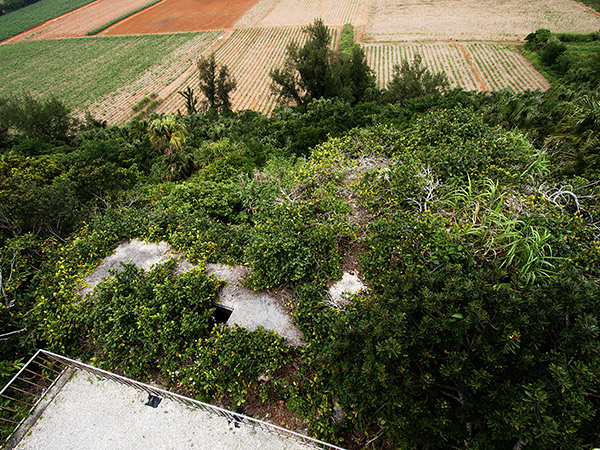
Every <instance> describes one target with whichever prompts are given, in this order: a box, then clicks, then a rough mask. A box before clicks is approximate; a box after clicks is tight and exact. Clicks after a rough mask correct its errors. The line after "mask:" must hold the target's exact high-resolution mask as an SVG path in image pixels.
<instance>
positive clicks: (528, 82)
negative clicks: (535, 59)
mask: <svg viewBox="0 0 600 450" xmlns="http://www.w3.org/2000/svg"><path fill="white" fill-rule="evenodd" d="M465 48H466V50H467V52H468V53H469V55H470V57H471V60H472V62H473V66H474V68H475V70H477V71H478V72H479V74H480V77H481V79H482V81H483V82H484V84H485V85H486V86H487V87H488V89H490V90H501V89H506V88H508V89H511V90H513V91H517V92H518V91H523V90H525V89H541V90H546V89H548V88H549V87H550V83H549V82H548V80H546V79H545V78H544V77H543V76H542V75H541V74H540V73H539V72H538V71H537V70H535V69H534V68H533V67H532V66H531V64H530V63H529V62H528V61H527V60H526V59H525V58H524V57H523V56H522V55H521V54H520V53H517V52H516V51H514V50H512V49H510V48H508V47H505V46H500V45H486V44H477V43H473V44H467V45H465Z"/></svg>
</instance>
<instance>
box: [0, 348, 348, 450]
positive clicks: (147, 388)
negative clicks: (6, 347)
mask: <svg viewBox="0 0 600 450" xmlns="http://www.w3.org/2000/svg"><path fill="white" fill-rule="evenodd" d="M39 356H44V357H45V358H47V359H50V360H53V361H55V362H57V363H59V364H61V365H63V366H64V367H65V368H64V369H63V371H64V370H65V369H66V368H67V367H70V368H74V369H78V370H81V371H84V372H87V373H90V374H92V375H95V376H97V377H99V378H102V379H108V380H112V381H115V382H117V383H120V384H123V385H126V386H129V387H131V388H134V389H137V390H139V391H143V392H145V393H147V394H148V395H153V396H156V397H161V398H168V399H170V400H173V401H176V402H179V403H182V404H184V405H186V406H189V407H191V408H195V409H199V410H202V411H205V412H208V413H210V414H215V415H218V416H220V417H224V418H225V419H227V420H228V421H229V423H231V422H233V423H234V424H235V426H236V427H237V426H239V424H242V423H243V424H245V425H248V426H250V427H252V428H255V429H260V430H262V431H265V432H268V433H271V434H276V435H279V436H282V437H284V438H287V439H291V440H293V441H296V442H301V443H303V444H306V445H309V446H312V447H314V448H321V449H327V450H344V449H343V448H342V447H338V446H336V445H333V444H329V443H327V442H323V441H320V440H318V439H314V438H311V437H308V436H305V435H303V434H300V433H296V432H295V431H291V430H288V429H285V428H282V427H279V426H277V425H274V424H271V423H268V422H263V421H262V420H259V419H255V418H253V417H249V416H246V415H244V414H240V413H235V412H233V411H229V410H227V409H224V408H220V407H218V406H215V405H211V404H208V403H203V402H201V401H198V400H194V399H191V398H188V397H184V396H183V395H179V394H176V393H174V392H170V391H166V390H164V389H161V388H157V387H154V386H151V385H149V384H146V383H142V382H140V381H136V380H132V379H131V378H127V377H124V376H121V375H117V374H115V373H112V372H108V371H106V370H103V369H99V368H97V367H94V366H91V365H89V364H85V363H82V362H80V361H76V360H74V359H70V358H67V357H65V356H62V355H58V354H56V353H53V352H50V351H47V350H38V351H37V352H36V354H35V355H34V356H33V357H32V358H31V359H30V360H29V361H28V362H27V364H25V366H23V368H22V369H21V370H20V371H19V373H17V375H15V376H14V377H13V379H12V380H11V381H10V382H9V384H7V385H6V387H5V388H4V389H2V391H0V394H3V393H4V392H5V390H6V389H7V388H8V387H9V385H10V384H11V383H14V382H15V380H17V379H18V377H19V376H20V375H21V374H22V373H23V372H24V370H25V368H26V367H27V366H28V365H30V364H31V363H32V362H33V361H34V360H35V358H36V357H39ZM61 373H62V372H61ZM58 377H59V375H57V377H56V378H58ZM55 381H56V380H55ZM41 397H43V394H42V395H41ZM40 399H41V398H40ZM40 399H38V401H37V402H36V404H35V405H34V406H33V407H32V408H31V410H30V412H29V413H31V412H32V411H33V409H34V408H35V406H37V404H38V403H39V401H40ZM23 420H24V419H23ZM23 420H22V421H21V422H20V424H21V423H22V422H23ZM20 424H19V426H20ZM11 436H12V435H11ZM8 439H10V436H9V438H8ZM8 439H7V440H8Z"/></svg>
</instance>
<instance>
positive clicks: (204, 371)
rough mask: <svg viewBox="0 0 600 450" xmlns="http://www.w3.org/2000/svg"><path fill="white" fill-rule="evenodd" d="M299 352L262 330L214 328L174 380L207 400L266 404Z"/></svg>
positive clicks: (194, 350) (195, 348) (200, 342)
mask: <svg viewBox="0 0 600 450" xmlns="http://www.w3.org/2000/svg"><path fill="white" fill-rule="evenodd" d="M295 354H296V350H295V349H294V348H292V347H287V346H286V345H285V341H284V339H283V338H281V337H279V336H277V334H276V333H272V332H267V331H265V330H264V329H263V328H258V329H257V330H255V331H252V332H251V331H248V330H246V329H245V328H241V327H238V326H236V327H235V328H227V327H224V326H217V327H215V328H214V329H213V330H212V332H211V334H210V336H209V337H208V338H206V339H202V340H200V341H199V342H198V343H197V344H196V345H194V346H193V347H192V348H190V350H189V351H188V352H187V354H186V358H187V360H188V361H189V362H188V363H187V364H186V363H185V359H184V365H183V367H182V368H180V369H178V370H176V371H173V372H172V373H171V377H172V378H173V379H174V380H176V381H177V382H179V383H181V384H182V385H183V386H184V387H185V388H186V389H187V390H189V391H190V392H192V393H193V394H194V395H195V396H196V397H198V398H200V399H201V400H204V401H211V400H214V399H227V400H229V401H230V402H231V404H232V406H233V407H234V408H236V407H239V406H240V405H242V404H243V403H245V402H246V399H247V398H248V397H250V396H260V398H261V399H262V401H266V400H267V399H268V398H269V396H270V393H271V391H272V389H273V388H274V387H276V384H277V376H278V372H280V371H281V370H282V369H283V368H284V367H285V366H286V364H288V363H289V362H290V361H291V359H292V357H293V356H294V355H295Z"/></svg>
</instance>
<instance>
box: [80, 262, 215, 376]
mask: <svg viewBox="0 0 600 450" xmlns="http://www.w3.org/2000/svg"><path fill="white" fill-rule="evenodd" d="M175 268H176V263H175V262H174V261H170V262H167V263H165V264H163V265H158V266H155V267H154V268H152V269H151V270H150V271H149V272H148V273H145V272H144V270H143V269H139V268H137V267H135V266H134V265H131V264H128V265H125V266H123V270H122V271H120V272H118V273H116V274H114V277H110V278H107V279H106V280H105V281H103V282H101V283H100V284H99V285H98V286H97V287H96V288H95V290H94V294H93V295H92V296H90V297H87V299H86V300H84V301H83V302H82V306H83V307H85V308H86V309H87V310H88V311H89V313H88V315H87V320H86V325H87V329H88V330H89V334H88V341H87V350H88V352H89V353H91V354H93V355H94V358H97V359H98V362H99V364H101V365H102V366H105V367H109V368H110V369H111V370H122V371H125V372H126V373H128V374H130V375H132V376H139V375H143V374H148V373H156V372H157V371H161V370H163V371H166V369H167V368H170V367H171V364H172V363H173V362H174V361H175V359H176V355H178V354H181V353H184V352H185V351H186V350H187V349H188V348H190V347H191V346H192V345H193V344H194V343H195V342H196V341H197V340H198V339H200V338H201V337H202V336H203V335H204V334H205V333H206V332H207V330H208V328H209V319H210V317H211V314H212V312H213V308H212V302H213V301H214V300H215V299H216V298H217V295H218V291H219V289H220V287H221V285H222V284H221V282H219V281H218V280H217V279H216V278H214V277H210V276H208V275H205V274H204V271H203V269H202V268H197V269H192V270H190V271H189V272H186V273H184V274H182V275H180V276H177V275H175Z"/></svg>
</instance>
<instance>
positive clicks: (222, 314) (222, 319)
mask: <svg viewBox="0 0 600 450" xmlns="http://www.w3.org/2000/svg"><path fill="white" fill-rule="evenodd" d="M213 306H214V307H215V312H213V314H212V317H211V318H210V323H211V326H210V329H211V330H212V328H213V327H214V326H215V325H217V324H219V323H227V321H228V320H229V316H231V313H232V312H233V309H230V308H227V307H225V306H223V305H215V304H213Z"/></svg>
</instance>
